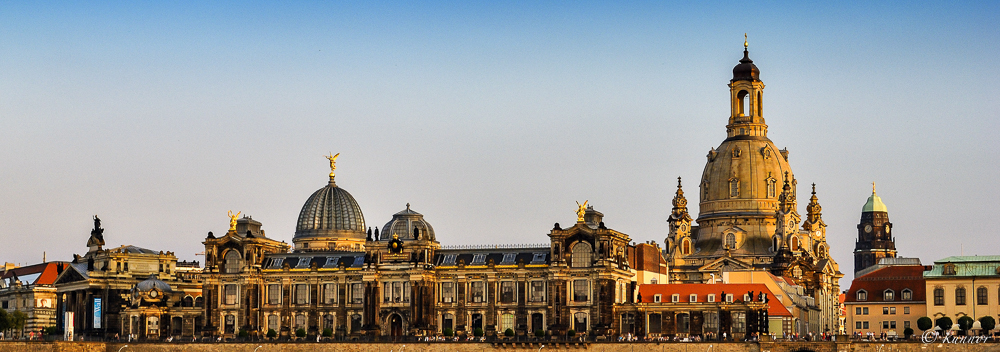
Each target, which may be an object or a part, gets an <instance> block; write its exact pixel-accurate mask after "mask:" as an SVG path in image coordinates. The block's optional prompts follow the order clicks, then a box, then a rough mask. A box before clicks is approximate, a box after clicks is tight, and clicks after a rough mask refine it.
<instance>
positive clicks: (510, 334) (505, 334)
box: [503, 329, 514, 337]
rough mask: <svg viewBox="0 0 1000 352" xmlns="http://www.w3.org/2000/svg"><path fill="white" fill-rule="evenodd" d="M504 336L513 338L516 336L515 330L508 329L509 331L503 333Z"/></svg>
mask: <svg viewBox="0 0 1000 352" xmlns="http://www.w3.org/2000/svg"><path fill="white" fill-rule="evenodd" d="M503 336H507V337H511V336H514V329H507V330H504V332H503Z"/></svg>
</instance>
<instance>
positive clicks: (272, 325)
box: [267, 314, 281, 332]
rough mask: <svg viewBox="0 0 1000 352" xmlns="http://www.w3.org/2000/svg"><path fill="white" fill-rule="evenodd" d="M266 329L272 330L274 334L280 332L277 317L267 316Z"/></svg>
mask: <svg viewBox="0 0 1000 352" xmlns="http://www.w3.org/2000/svg"><path fill="white" fill-rule="evenodd" d="M267 328H268V329H271V330H274V331H275V332H278V331H281V325H278V316H277V315H274V314H271V315H268V316H267Z"/></svg>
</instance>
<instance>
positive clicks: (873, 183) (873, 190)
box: [872, 182, 875, 194]
mask: <svg viewBox="0 0 1000 352" xmlns="http://www.w3.org/2000/svg"><path fill="white" fill-rule="evenodd" d="M872 194H875V182H872Z"/></svg>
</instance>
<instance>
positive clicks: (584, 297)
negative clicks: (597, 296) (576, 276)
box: [573, 280, 590, 302]
mask: <svg viewBox="0 0 1000 352" xmlns="http://www.w3.org/2000/svg"><path fill="white" fill-rule="evenodd" d="M589 291H590V287H589V285H588V284H587V280H573V301H574V302H586V301H588V300H590V294H589Z"/></svg>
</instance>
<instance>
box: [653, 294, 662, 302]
mask: <svg viewBox="0 0 1000 352" xmlns="http://www.w3.org/2000/svg"><path fill="white" fill-rule="evenodd" d="M662 300H663V296H661V295H660V294H659V293H657V294H655V295H653V303H660V302H662Z"/></svg>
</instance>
